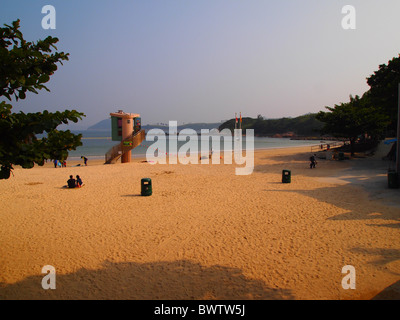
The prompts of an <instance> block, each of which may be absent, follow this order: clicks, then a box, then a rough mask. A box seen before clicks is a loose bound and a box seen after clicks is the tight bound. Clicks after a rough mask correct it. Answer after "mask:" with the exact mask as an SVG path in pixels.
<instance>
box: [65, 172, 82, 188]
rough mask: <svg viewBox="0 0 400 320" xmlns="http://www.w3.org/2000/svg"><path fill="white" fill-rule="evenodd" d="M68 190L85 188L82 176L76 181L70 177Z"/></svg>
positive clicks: (77, 177)
mask: <svg viewBox="0 0 400 320" xmlns="http://www.w3.org/2000/svg"><path fill="white" fill-rule="evenodd" d="M67 184H68V188H71V189H72V188H80V187H82V186H83V182H82V179H81V177H80V176H78V175H77V176H76V179H74V176H73V175H72V174H71V175H70V176H69V180H68V181H67Z"/></svg>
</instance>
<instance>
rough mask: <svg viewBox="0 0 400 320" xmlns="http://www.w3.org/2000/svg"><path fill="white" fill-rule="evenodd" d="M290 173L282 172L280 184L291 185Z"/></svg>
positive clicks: (287, 171)
mask: <svg viewBox="0 0 400 320" xmlns="http://www.w3.org/2000/svg"><path fill="white" fill-rule="evenodd" d="M291 182H292V173H291V172H290V170H282V183H291Z"/></svg>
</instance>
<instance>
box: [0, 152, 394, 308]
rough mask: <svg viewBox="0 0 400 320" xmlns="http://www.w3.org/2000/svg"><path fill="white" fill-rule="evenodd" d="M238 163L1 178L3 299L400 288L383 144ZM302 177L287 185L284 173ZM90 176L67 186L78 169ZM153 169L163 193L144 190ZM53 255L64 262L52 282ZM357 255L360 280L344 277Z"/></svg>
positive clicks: (95, 167)
mask: <svg viewBox="0 0 400 320" xmlns="http://www.w3.org/2000/svg"><path fill="white" fill-rule="evenodd" d="M309 155H310V148H309V147H299V148H291V149H275V150H263V151H256V153H255V168H254V172H253V174H251V175H248V176H237V175H235V168H236V165H235V164H233V165H224V164H221V165H211V164H209V165H182V164H177V165H151V164H149V163H146V162H142V161H141V160H140V159H136V160H135V162H133V163H129V164H115V165H103V164H102V161H97V162H93V161H89V165H88V166H87V167H84V166H79V167H76V166H74V165H76V164H77V163H68V167H67V168H57V169H55V168H54V167H52V165H51V164H50V163H49V164H47V165H46V166H45V167H35V168H33V169H30V170H23V169H21V168H16V169H15V170H14V176H12V177H11V178H10V179H9V180H1V181H0V203H1V209H0V299H2V300H3V299H334V300H336V299H380V298H383V299H399V298H400V289H399V287H400V285H399V283H400V282H399V280H400V221H399V219H400V189H388V187H387V177H386V171H385V170H386V169H387V168H386V167H387V165H388V163H387V162H385V161H382V160H381V154H380V153H377V154H376V155H375V156H374V157H366V158H362V159H361V158H358V159H353V160H346V161H329V160H319V161H318V165H317V168H316V169H312V170H310V169H309V167H308V158H309ZM283 169H287V170H291V174H292V177H291V180H292V181H291V183H290V184H282V182H281V178H282V170H283ZM71 174H72V175H80V176H81V178H82V179H83V182H84V184H85V186H84V187H83V188H81V189H72V190H69V189H65V188H63V186H64V185H66V181H67V179H68V177H69V175H71ZM142 178H151V179H152V185H153V195H152V196H149V197H142V196H140V192H141V185H140V181H141V179H142ZM45 265H51V266H54V268H55V269H56V281H57V282H56V283H57V288H56V289H55V290H44V289H43V288H42V286H41V281H42V279H43V277H44V276H45V275H44V274H42V273H41V270H42V267H43V266H45ZM346 265H352V266H354V268H355V270H356V289H354V290H352V289H349V290H345V289H343V287H342V279H343V277H344V276H345V274H342V268H343V267H344V266H346Z"/></svg>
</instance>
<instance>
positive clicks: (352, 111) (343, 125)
mask: <svg viewBox="0 0 400 320" xmlns="http://www.w3.org/2000/svg"><path fill="white" fill-rule="evenodd" d="M325 108H326V109H328V110H329V112H323V111H320V112H319V113H318V114H317V119H318V120H320V121H321V122H323V123H324V127H323V128H322V129H321V133H323V134H332V135H333V136H335V137H337V138H345V139H348V140H350V144H351V153H352V155H353V154H354V144H355V142H356V140H357V139H358V138H359V137H360V136H362V135H365V134H367V135H369V136H371V137H374V138H375V137H377V136H379V135H380V134H381V133H382V131H383V130H384V128H385V127H386V126H387V124H388V122H389V120H388V116H387V115H385V114H383V113H380V112H377V109H376V108H375V107H374V106H373V105H372V104H371V102H370V101H369V97H368V95H364V96H363V97H362V98H360V97H359V96H355V97H354V98H353V97H352V96H350V101H349V102H346V103H341V104H339V105H335V106H334V107H333V108H332V107H325Z"/></svg>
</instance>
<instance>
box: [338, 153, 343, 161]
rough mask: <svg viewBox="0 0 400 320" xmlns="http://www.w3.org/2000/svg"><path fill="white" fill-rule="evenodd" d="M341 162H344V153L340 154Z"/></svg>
mask: <svg viewBox="0 0 400 320" xmlns="http://www.w3.org/2000/svg"><path fill="white" fill-rule="evenodd" d="M339 160H340V161H342V160H344V153H343V152H339Z"/></svg>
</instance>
